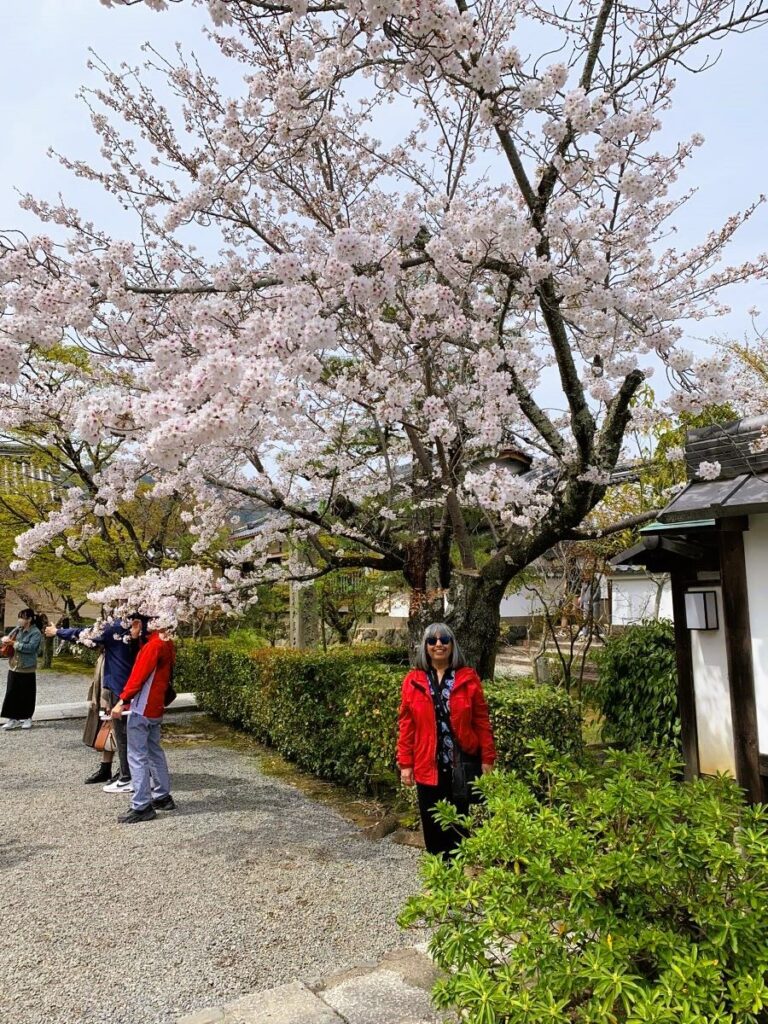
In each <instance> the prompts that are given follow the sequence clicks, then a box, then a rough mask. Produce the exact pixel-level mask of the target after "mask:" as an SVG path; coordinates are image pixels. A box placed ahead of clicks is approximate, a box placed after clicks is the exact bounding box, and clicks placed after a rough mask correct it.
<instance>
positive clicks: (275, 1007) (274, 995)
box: [179, 947, 456, 1024]
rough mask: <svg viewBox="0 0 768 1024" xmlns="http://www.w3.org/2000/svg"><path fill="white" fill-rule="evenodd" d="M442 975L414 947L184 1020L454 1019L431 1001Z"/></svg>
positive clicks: (300, 1023)
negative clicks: (347, 969) (318, 980)
mask: <svg viewBox="0 0 768 1024" xmlns="http://www.w3.org/2000/svg"><path fill="white" fill-rule="evenodd" d="M437 978H438V972H437V970H436V969H435V966H434V964H433V962H432V960H431V959H430V958H429V956H428V955H427V953H426V951H425V950H424V949H423V948H419V947H409V948H405V949H402V950H397V951H396V952H394V953H388V954H387V955H386V956H385V957H384V958H383V960H381V961H380V962H379V963H377V964H369V965H364V966H361V967H358V968H356V969H354V970H351V971H342V972H341V973H340V974H335V975H332V976H331V977H330V978H325V979H324V980H323V981H322V982H319V983H317V984H314V985H307V984H305V983H304V982H298V981H297V982H292V983H291V984H288V985H280V986H279V987H278V988H274V989H271V990H270V991H268V992H258V993H255V994H254V995H250V996H243V997H242V998H241V999H235V1000H233V1001H232V1002H231V1003H228V1004H226V1005H225V1006H213V1007H209V1008H208V1009H205V1010H198V1011H196V1012H195V1013H191V1014H188V1015H187V1016H184V1017H182V1018H181V1019H180V1021H179V1024H439V1022H441V1021H443V1020H447V1019H449V1018H448V1017H447V1015H446V1014H445V1013H444V1012H438V1011H437V1010H435V1009H434V1007H433V1006H432V1003H431V999H430V992H431V990H432V986H433V985H434V983H435V981H436V980H437ZM455 1019H456V1018H455V1016H453V1015H451V1016H450V1020H453V1021H455Z"/></svg>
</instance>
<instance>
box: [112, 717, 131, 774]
mask: <svg viewBox="0 0 768 1024" xmlns="http://www.w3.org/2000/svg"><path fill="white" fill-rule="evenodd" d="M112 732H113V734H114V737H115V746H116V747H117V759H118V761H119V762H120V781H121V782H129V781H130V778H131V769H130V768H129V767H128V723H127V722H126V720H125V719H124V718H113V719H112Z"/></svg>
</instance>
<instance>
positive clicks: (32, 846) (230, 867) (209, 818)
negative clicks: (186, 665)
mask: <svg viewBox="0 0 768 1024" xmlns="http://www.w3.org/2000/svg"><path fill="white" fill-rule="evenodd" d="M70 685H73V683H72V680H71V677H70V680H69V681H63V680H58V681H56V680H51V681H50V686H51V687H56V688H57V689H56V693H57V694H58V695H61V696H67V695H70V694H67V693H66V687H67V686H70ZM74 685H78V684H77V682H76V681H75V683H74ZM196 721H199V719H198V718H197V716H196V715H195V714H191V715H189V714H181V715H179V716H177V717H176V718H175V719H174V720H173V731H175V732H176V733H177V734H178V733H179V731H180V730H182V729H183V730H184V731H185V732H186V733H187V734H188V735H191V736H193V735H194V733H195V722H196ZM81 726H82V723H81V722H79V721H57V722H49V723H40V724H38V725H37V726H36V727H35V728H34V729H32V730H30V731H28V732H21V731H16V732H10V733H0V780H1V782H0V790H1V792H0V892H1V893H2V898H3V925H2V929H0V1021H3V1022H5V1021H8V1022H9V1024H10V1022H13V1024H43V1022H45V1024H102V1022H103V1024H107V1022H109V1024H171V1022H175V1021H176V1020H177V1019H178V1018H179V1017H181V1016H183V1015H184V1014H188V1013H191V1012H193V1011H197V1010H202V1009H205V1008H206V1007H222V1006H225V1005H226V1004H228V1003H230V1002H231V1001H232V1000H235V999H238V998H240V997H243V996H246V995H248V996H251V997H252V996H253V994H254V993H260V992H264V991H266V990H270V989H274V988H275V987H276V986H281V985H292V984H298V983H302V984H307V985H310V986H311V985H312V984H313V983H316V982H317V979H323V978H326V977H328V976H329V975H331V974H333V973H334V972H338V971H339V970H344V969H350V968H354V967H355V966H356V965H358V964H360V963H361V962H366V961H378V960H380V959H381V957H383V956H384V955H385V954H386V953H387V952H388V951H391V950H394V949H398V948H401V947H402V946H404V945H407V944H408V943H409V942H413V941H414V937H413V936H409V935H404V934H403V933H402V931H401V930H400V929H399V928H398V927H397V925H396V922H395V918H396V916H397V913H398V912H399V910H400V909H401V908H402V906H403V904H404V902H405V900H406V898H407V896H408V895H409V894H410V893H412V892H414V891H415V890H416V889H417V887H418V885H419V882H418V875H417V866H418V859H419V854H418V851H416V850H413V849H409V848H407V847H403V846H399V845H396V844H393V843H392V842H391V841H390V840H389V839H385V840H382V841H378V842H372V841H369V840H367V839H365V838H362V837H361V835H360V832H359V831H358V829H357V828H356V827H355V826H353V825H352V824H350V823H349V822H348V821H346V820H345V819H343V818H342V817H340V816H339V815H338V814H337V813H336V812H335V811H333V810H332V809H330V808H328V807H324V806H321V805H319V804H317V803H314V802H313V801H311V800H309V799H308V798H306V797H305V796H303V795H302V794H301V793H299V792H298V791H297V790H296V789H295V788H293V787H292V786H290V785H288V784H286V783H284V782H281V781H279V780H276V779H274V778H270V777H268V776H265V775H264V774H263V773H262V772H261V771H260V769H259V765H258V761H257V759H256V758H255V757H252V756H247V755H245V754H242V753H239V752H238V751H236V750H234V749H230V748H228V747H225V746H219V745H210V744H207V743H196V742H195V740H194V739H189V740H187V741H183V740H182V739H179V738H177V739H176V740H175V741H174V740H171V741H170V742H168V744H167V749H168V755H169V761H170V765H171V771H172V776H173V791H174V795H175V797H176V799H177V801H178V810H177V811H176V812H172V813H170V814H164V815H161V816H159V817H158V819H157V820H155V821H152V822H147V823H143V824H141V825H136V826H125V825H118V824H117V822H116V816H117V814H118V812H119V811H122V810H124V809H125V808H126V806H127V798H126V797H124V796H110V795H107V794H104V793H103V792H101V788H100V787H98V786H83V784H82V780H83V778H84V777H85V775H86V774H88V772H89V771H90V770H91V769H92V767H93V766H94V764H95V759H94V755H93V752H92V751H89V750H87V749H86V748H85V747H83V746H82V745H81V743H80V730H81ZM419 939H420V937H419V936H416V939H415V941H419ZM311 991H314V989H312V990H311ZM419 998H421V999H422V1000H423V998H424V993H423V992H421V994H420V996H419Z"/></svg>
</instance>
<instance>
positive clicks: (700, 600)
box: [685, 590, 718, 629]
mask: <svg viewBox="0 0 768 1024" xmlns="http://www.w3.org/2000/svg"><path fill="white" fill-rule="evenodd" d="M685 624H686V626H687V627H688V629H718V622H717V592H716V591H714V590H695V591H689V593H687V594H686V595H685Z"/></svg>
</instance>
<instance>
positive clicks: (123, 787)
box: [101, 779, 133, 793]
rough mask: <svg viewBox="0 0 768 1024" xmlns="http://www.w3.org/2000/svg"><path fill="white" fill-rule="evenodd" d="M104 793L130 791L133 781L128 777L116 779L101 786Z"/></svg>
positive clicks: (131, 790)
mask: <svg viewBox="0 0 768 1024" xmlns="http://www.w3.org/2000/svg"><path fill="white" fill-rule="evenodd" d="M101 788H102V789H103V790H104V792H105V793H132V792H133V783H132V782H131V780H130V779H126V780H125V781H123V780H122V779H116V780H115V782H110V784H109V785H108V786H102V787H101Z"/></svg>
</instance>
